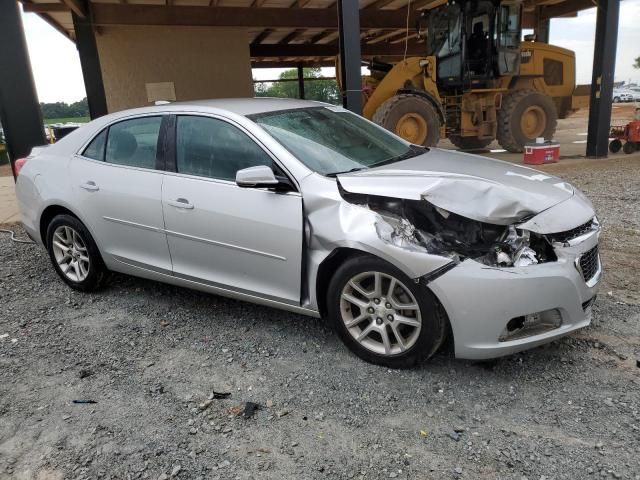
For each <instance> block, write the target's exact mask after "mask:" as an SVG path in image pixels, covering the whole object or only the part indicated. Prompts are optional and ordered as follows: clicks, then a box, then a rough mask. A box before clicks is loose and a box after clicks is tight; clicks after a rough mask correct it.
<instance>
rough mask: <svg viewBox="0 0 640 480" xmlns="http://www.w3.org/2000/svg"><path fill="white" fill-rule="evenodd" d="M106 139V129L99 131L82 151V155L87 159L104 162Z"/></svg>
mask: <svg viewBox="0 0 640 480" xmlns="http://www.w3.org/2000/svg"><path fill="white" fill-rule="evenodd" d="M106 139H107V129H106V128H105V129H104V130H103V131H101V132H100V133H99V134H98V135H97V136H96V137H95V138H94V139H93V140H92V141H91V143H90V144H89V145H88V146H87V148H85V149H84V152H82V155H83V156H85V157H87V158H92V159H94V160H100V161H103V160H104V146H105V143H106Z"/></svg>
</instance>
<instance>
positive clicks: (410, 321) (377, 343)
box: [340, 272, 422, 355]
mask: <svg viewBox="0 0 640 480" xmlns="http://www.w3.org/2000/svg"><path fill="white" fill-rule="evenodd" d="M340 313H341V316H342V321H343V322H344V325H345V327H346V329H347V331H348V332H349V334H350V335H351V336H352V337H353V338H354V339H355V340H356V341H357V342H358V343H359V344H360V345H362V346H363V347H364V348H366V349H367V350H370V351H372V352H374V353H377V354H379V355H397V354H400V353H403V352H405V351H406V350H408V349H410V348H411V347H412V346H413V345H414V344H415V343H416V341H417V340H418V336H419V335H420V330H421V328H422V317H421V314H420V306H419V304H418V302H417V300H416V298H415V296H414V295H413V293H411V291H410V290H409V289H408V288H407V286H406V285H405V284H404V283H402V282H401V281H400V280H398V279H397V278H395V277H393V276H392V275H389V274H386V273H382V272H363V273H359V274H358V275H355V276H354V277H352V278H351V279H350V280H349V281H348V282H347V283H346V284H345V286H344V287H343V289H342V292H341V295H340Z"/></svg>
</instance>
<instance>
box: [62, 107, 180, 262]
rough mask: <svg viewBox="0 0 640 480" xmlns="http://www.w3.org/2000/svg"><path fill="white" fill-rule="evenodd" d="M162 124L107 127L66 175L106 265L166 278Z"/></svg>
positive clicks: (146, 120)
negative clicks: (124, 266) (111, 263)
mask: <svg viewBox="0 0 640 480" xmlns="http://www.w3.org/2000/svg"><path fill="white" fill-rule="evenodd" d="M162 120H163V117H162V116H159V115H153V116H143V117H136V118H130V119H127V120H123V121H121V122H117V123H114V124H112V125H110V126H109V127H107V128H105V129H104V130H103V131H102V132H100V133H99V134H98V135H97V136H96V137H95V138H94V139H93V140H92V141H91V143H90V144H89V145H88V146H87V147H86V148H85V149H84V151H83V152H81V154H79V155H76V156H75V157H74V158H73V160H72V162H71V168H70V172H71V175H72V177H73V178H72V180H73V186H74V190H75V198H76V205H77V208H78V209H79V211H80V212H81V213H82V216H83V219H84V220H85V222H86V223H87V224H88V227H89V229H90V230H91V232H92V233H93V235H94V237H95V239H96V242H97V243H98V245H99V246H100V249H101V251H102V253H103V255H104V254H106V256H107V258H105V261H107V262H109V261H110V260H112V259H113V260H117V261H121V262H125V263H127V264H130V265H135V266H139V267H143V268H150V267H151V268H153V269H155V270H162V271H166V272H167V273H169V272H171V260H170V257H169V249H168V247H167V240H166V235H165V233H164V218H163V215H162V203H161V192H162V180H163V172H162V171H161V170H160V169H159V168H158V167H159V166H161V165H160V161H161V160H162V159H161V155H159V154H158V152H159V148H158V144H159V143H160V138H159V137H160V130H161V128H160V127H161V124H162ZM109 256H111V258H109Z"/></svg>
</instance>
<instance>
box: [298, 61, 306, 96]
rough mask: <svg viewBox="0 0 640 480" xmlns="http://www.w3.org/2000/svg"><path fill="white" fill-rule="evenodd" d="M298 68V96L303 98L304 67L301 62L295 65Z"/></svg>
mask: <svg viewBox="0 0 640 480" xmlns="http://www.w3.org/2000/svg"><path fill="white" fill-rule="evenodd" d="M296 68H297V70H298V97H299V98H301V99H302V100H304V67H303V66H302V63H299V64H298V65H297V66H296Z"/></svg>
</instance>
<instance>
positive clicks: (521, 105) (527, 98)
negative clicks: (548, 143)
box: [497, 90, 558, 153]
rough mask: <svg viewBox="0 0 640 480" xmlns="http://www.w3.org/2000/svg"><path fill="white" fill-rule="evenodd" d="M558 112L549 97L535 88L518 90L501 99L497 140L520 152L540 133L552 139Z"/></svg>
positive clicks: (508, 148) (513, 150)
mask: <svg viewBox="0 0 640 480" xmlns="http://www.w3.org/2000/svg"><path fill="white" fill-rule="evenodd" d="M557 124H558V112H557V111H556V107H555V105H554V103H553V100H551V98H550V97H548V96H547V95H544V94H543V93H540V92H536V91H535V90H516V91H513V92H510V93H508V94H507V95H506V96H505V97H504V99H503V100H502V108H501V109H500V110H499V111H498V135H497V137H498V142H499V143H500V145H501V146H502V148H504V149H505V150H507V151H509V152H512V153H520V152H522V151H523V150H524V145H525V144H526V143H529V142H534V141H535V140H536V138H537V137H544V138H545V139H546V140H551V139H552V138H553V135H554V133H555V132H556V126H557Z"/></svg>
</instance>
